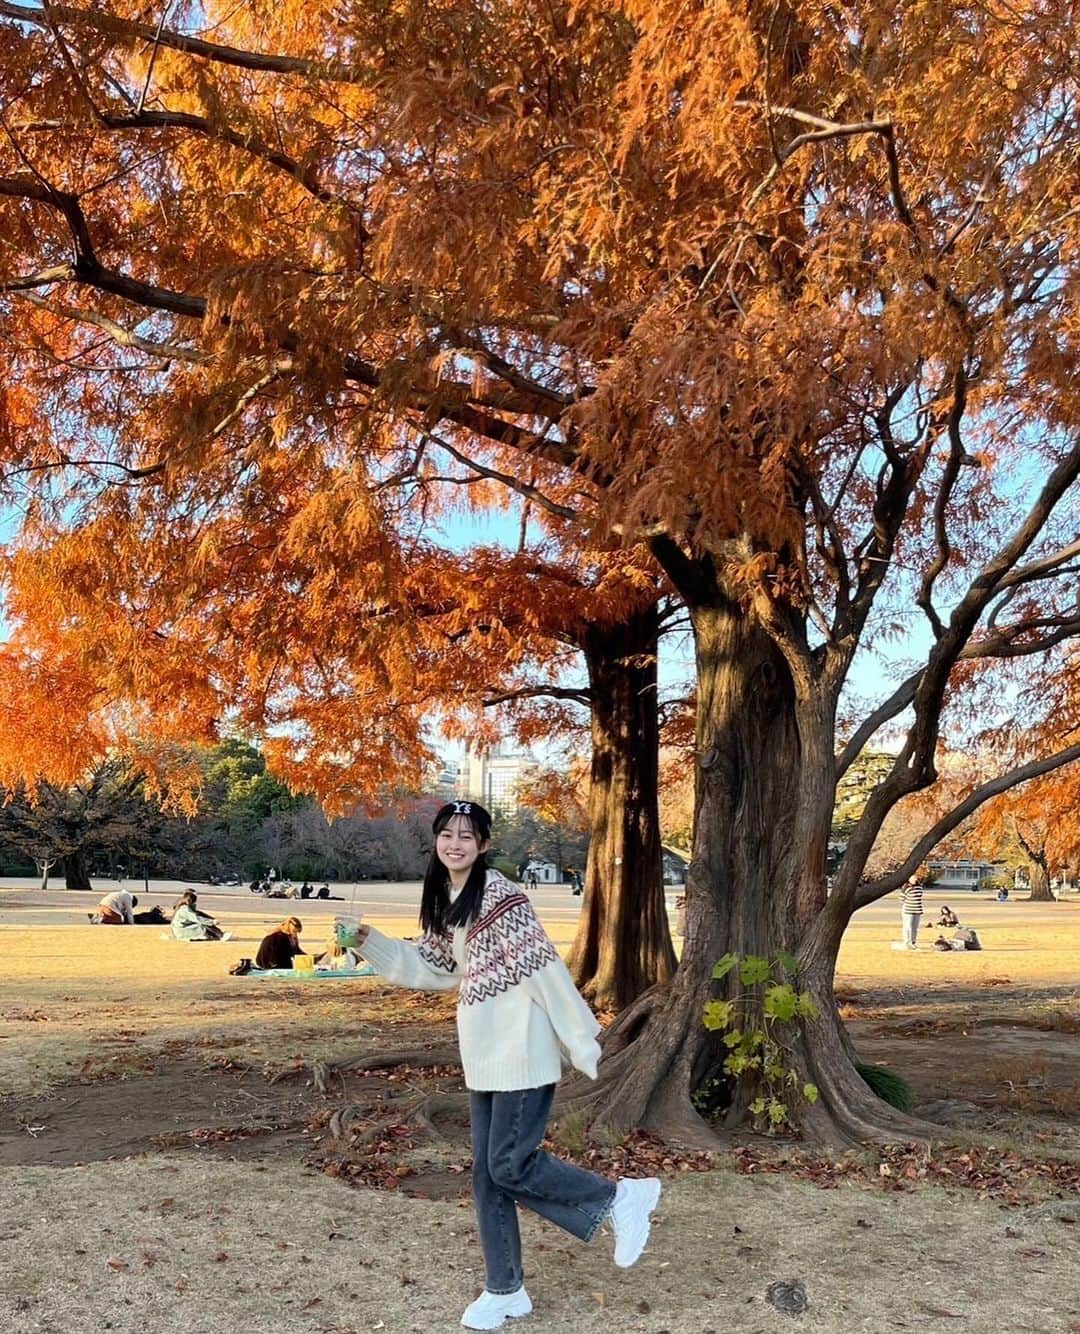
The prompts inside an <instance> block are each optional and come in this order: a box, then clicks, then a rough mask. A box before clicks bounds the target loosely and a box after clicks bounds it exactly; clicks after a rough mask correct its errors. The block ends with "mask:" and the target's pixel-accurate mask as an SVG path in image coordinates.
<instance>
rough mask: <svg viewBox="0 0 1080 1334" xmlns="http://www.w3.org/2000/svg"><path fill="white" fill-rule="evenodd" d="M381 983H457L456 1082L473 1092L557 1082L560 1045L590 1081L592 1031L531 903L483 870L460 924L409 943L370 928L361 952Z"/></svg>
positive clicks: (595, 1050)
mask: <svg viewBox="0 0 1080 1334" xmlns="http://www.w3.org/2000/svg"><path fill="white" fill-rule="evenodd" d="M360 952H361V953H362V954H363V956H364V958H365V959H366V960H367V961H368V963H370V964H371V966H372V967H373V968H374V969H375V971H376V972H378V973H380V974H381V975H382V976H383V977H385V978H386V979H387V981H388V982H396V983H397V984H398V985H399V986H403V987H413V988H415V989H417V990H423V991H450V990H452V989H453V988H454V987H458V988H459V991H458V1008H457V1026H458V1041H459V1043H460V1046H461V1064H462V1066H463V1067H464V1070H465V1084H466V1086H467V1087H468V1088H470V1089H475V1090H476V1091H477V1092H485V1091H494V1090H508V1089H529V1088H540V1087H542V1086H543V1085H545V1084H554V1083H557V1082H558V1079H559V1076H560V1075H561V1073H562V1062H561V1059H560V1046H561V1047H562V1049H563V1050H564V1051H565V1052H566V1054H567V1056H568V1057H569V1059H570V1062H571V1063H572V1064H573V1065H575V1066H576V1067H577V1068H578V1069H579V1070H581V1071H583V1072H584V1073H585V1074H587V1075H588V1076H589V1078H590V1079H595V1078H596V1066H597V1062H598V1061H599V1059H600V1044H599V1043H598V1042H597V1040H596V1035H597V1033H599V1031H600V1025H599V1024H598V1023H597V1022H596V1019H595V1017H594V1015H593V1013H592V1011H591V1010H590V1009H589V1007H588V1006H587V1005H586V1004H585V1002H584V1001H583V1000H582V999H581V996H580V995H579V994H578V991H577V988H576V987H575V986H574V984H573V982H572V981H571V979H570V974H569V973H568V972H567V970H566V965H565V964H564V963H563V961H562V960H561V959H560V958H559V956H558V954H556V952H555V947H554V945H552V943H551V941H550V940H549V939H548V936H547V933H546V932H545V930H544V928H543V927H542V926H541V925H540V922H539V920H538V919H537V916H536V914H535V912H533V907H532V904H531V903H530V902H529V900H528V899H527V898H526V897H525V895H524V894H522V893H521V891H520V890H519V889H518V888H517V887H516V886H514V885H511V884H510V882H509V881H508V880H506V878H505V877H504V876H502V875H500V874H499V872H498V871H492V870H489V871H488V873H487V885H486V887H485V889H484V896H483V898H482V899H481V902H480V911H479V913H478V914H477V916H476V917H475V918H473V920H472V921H471V922H470V923H469V926H468V928H467V929H466V928H465V927H458V928H456V929H451V928H447V929H446V930H445V931H441V932H434V931H426V932H425V933H424V934H423V936H421V938H420V940H419V942H418V943H417V944H416V945H411V944H409V943H408V942H407V941H404V940H394V939H393V938H392V937H390V936H384V935H383V934H382V932H381V931H376V930H374V929H371V930H370V932H369V934H368V938H367V940H366V941H365V942H364V944H363V946H362V948H361V951H360Z"/></svg>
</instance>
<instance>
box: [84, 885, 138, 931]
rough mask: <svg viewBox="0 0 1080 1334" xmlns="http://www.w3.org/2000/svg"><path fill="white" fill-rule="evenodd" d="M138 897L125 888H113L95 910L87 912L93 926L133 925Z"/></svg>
mask: <svg viewBox="0 0 1080 1334" xmlns="http://www.w3.org/2000/svg"><path fill="white" fill-rule="evenodd" d="M138 901H139V900H138V898H137V897H136V896H135V895H134V894H129V893H128V891H127V890H126V889H114V890H113V892H112V893H111V894H106V895H105V897H104V898H103V899H102V900H101V902H100V903H99V904H98V907H97V912H94V913H87V914H86V915H87V917H89V918H90V921H91V922H92V923H93V925H94V926H134V925H135V905H136V904H137V903H138Z"/></svg>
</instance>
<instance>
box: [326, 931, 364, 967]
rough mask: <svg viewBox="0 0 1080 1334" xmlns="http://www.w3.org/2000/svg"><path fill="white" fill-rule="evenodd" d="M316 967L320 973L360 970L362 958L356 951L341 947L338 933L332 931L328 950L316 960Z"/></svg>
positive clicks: (327, 943) (327, 946)
mask: <svg viewBox="0 0 1080 1334" xmlns="http://www.w3.org/2000/svg"><path fill="white" fill-rule="evenodd" d="M315 967H316V969H317V970H318V972H320V973H336V972H340V971H341V970H342V969H344V968H359V967H360V957H359V955H358V954H357V953H356V952H355V950H347V949H345V948H344V946H342V945H339V944H338V938H337V932H336V931H331V932H330V936H329V939H328V940H327V942H326V949H325V950H324V951H323V952H322V954H320V955H319V957H318V958H317V959H316V960H315Z"/></svg>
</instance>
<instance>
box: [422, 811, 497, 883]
mask: <svg viewBox="0 0 1080 1334" xmlns="http://www.w3.org/2000/svg"><path fill="white" fill-rule="evenodd" d="M488 846H489V844H488V843H482V842H481V841H480V840H479V839H478V838H477V836H476V831H475V830H474V829H473V827H472V821H471V820H470V819H469V817H468V816H467V815H454V816H451V818H450V820H449V821H448V823H447V825H446V827H445V828H444V829H440V830H439V832H438V834H436V836H435V855H436V856H437V857H438V859H439V861H441V862H442V864H443V865H444V866H445V867H446V869H447V870H448V871H449V872H450V883H451V884H452V885H453V886H454V888H455V889H460V888H461V887H462V885H464V883H465V881H466V880H468V878H469V872H470V871H471V870H472V868H473V866H474V865H475V863H476V859H477V857H479V856H480V854H481V853H482V852H485V851H486V850H487V848H488Z"/></svg>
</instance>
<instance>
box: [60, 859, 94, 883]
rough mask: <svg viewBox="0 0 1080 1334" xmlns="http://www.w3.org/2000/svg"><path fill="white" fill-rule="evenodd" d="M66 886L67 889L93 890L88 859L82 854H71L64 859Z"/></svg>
mask: <svg viewBox="0 0 1080 1334" xmlns="http://www.w3.org/2000/svg"><path fill="white" fill-rule="evenodd" d="M63 861H64V885H65V888H67V889H93V888H94V886H93V885H92V884H91V883H90V872H89V871H88V870H87V867H86V857H85V855H84V854H83V853H81V852H72V853H69V854H68V855H67V856H66V857H65V858H64V859H63Z"/></svg>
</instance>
